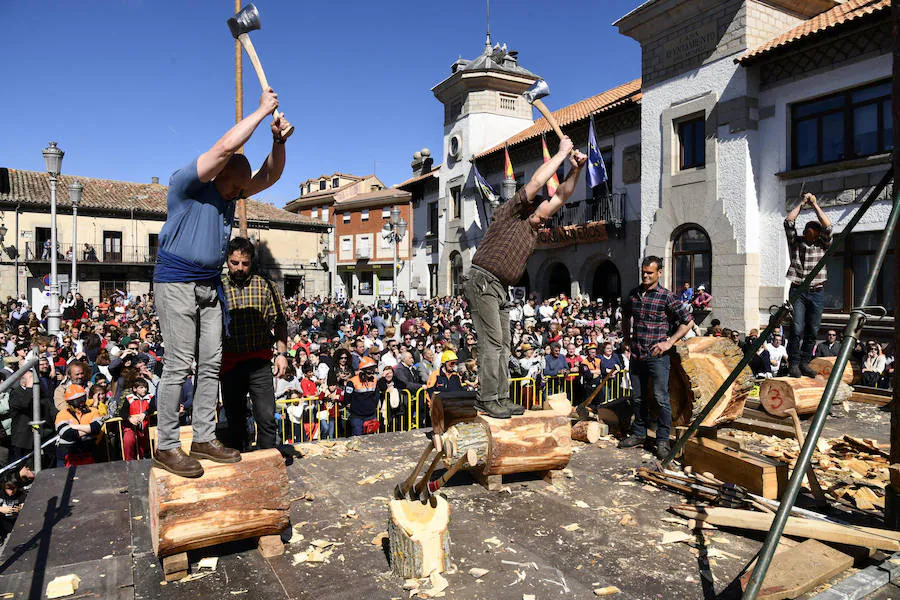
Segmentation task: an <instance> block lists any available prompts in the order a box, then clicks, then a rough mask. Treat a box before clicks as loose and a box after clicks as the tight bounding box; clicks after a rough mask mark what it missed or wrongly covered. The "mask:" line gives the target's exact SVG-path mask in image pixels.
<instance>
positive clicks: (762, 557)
mask: <svg viewBox="0 0 900 600" xmlns="http://www.w3.org/2000/svg"><path fill="white" fill-rule="evenodd" d="M898 193H900V189H898V188H897V186H896V185H895V186H894V204H893V206H892V207H891V215H890V217H888V221H887V226H886V227H885V229H884V234H883V235H882V237H881V243H880V245H879V246H878V252H877V253H876V254H875V264H874V265H872V270H871V271H870V272H869V276H868V280H867V281H866V287H865V289H864V290H863V295H862V298H861V299H860V305H859V306H856V307H854V308H853V310H852V311H851V313H850V320H849V321H848V322H847V326H846V327H845V328H844V340H843V343H842V344H841V351H840V352H839V353H838V357H837V359H836V360H835V362H834V369H833V370H832V371H831V376H830V377H829V378H828V384H827V385H826V386H825V391H824V392H823V393H822V401H821V402H820V403H819V408H818V409H817V410H816V414H815V416H814V417H813V420H812V423H811V424H810V426H809V433H807V435H806V443H804V444H803V448H802V449H801V450H800V456H798V457H797V463H796V465H795V466H794V471H793V473H792V474H791V479H790V481H789V482H788V487H787V489H786V490H785V492H784V495H783V496H782V497H781V506H779V507H778V512H777V513H775V519H774V520H773V521H772V527H771V528H769V533H768V534H766V541H765V542H763V546H762V550H760V552H759V558H758V559H757V561H756V567H755V568H754V569H753V575H751V576H750V581H749V582H748V584H747V589H746V590H745V591H744V596H743V598H744V600H755V599H756V596H757V594H759V589H760V587H761V586H762V582H763V580H764V579H765V577H766V572H767V571H768V570H769V565H770V564H771V562H772V557H773V556H774V555H775V548H776V546H777V545H778V540H779V539H781V533H782V532H783V531H784V526H785V524H786V523H787V519H788V516H789V514H790V510H791V507H792V506H794V502H795V501H796V500H797V495H798V494H799V493H800V486H801V485H802V484H803V477H804V475H805V474H806V470H807V468H808V467H809V465H810V461H811V460H812V455H813V451H814V450H815V449H816V442H818V440H819V436H820V435H821V434H822V429H823V428H824V427H825V419H826V418H827V417H828V413H829V411H830V410H831V403H832V401H833V400H834V395H835V393H836V392H837V388H838V385H839V384H840V382H841V376H842V375H843V373H844V367H846V365H847V362H848V361H849V360H850V353H851V352H853V348H854V347H855V346H856V342H857V341H858V340H859V336H860V335H861V333H862V328H863V326H864V325H865V323H866V318H867V317H868V315H867V314H866V309H867V308H869V307H868V306H867V304H868V303H869V299H870V298H871V297H872V293H873V292H874V291H875V286H876V284H877V283H878V274H879V272H880V271H881V266H882V265H883V264H884V258H885V256H887V253H888V250H889V249H890V246H891V241H892V238H893V234H894V229H896V227H897V220H898V219H900V195H898Z"/></svg>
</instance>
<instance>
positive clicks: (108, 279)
mask: <svg viewBox="0 0 900 600" xmlns="http://www.w3.org/2000/svg"><path fill="white" fill-rule="evenodd" d="M117 291H119V292H128V276H127V275H125V274H124V273H119V274H112V273H111V274H109V275H106V276H105V278H104V279H101V280H100V297H101V298H109V297H110V296H112V295H114V294H115V293H116V292H117Z"/></svg>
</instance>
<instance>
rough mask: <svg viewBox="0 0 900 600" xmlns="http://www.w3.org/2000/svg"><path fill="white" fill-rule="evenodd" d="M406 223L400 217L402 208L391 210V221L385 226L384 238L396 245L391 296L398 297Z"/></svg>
mask: <svg viewBox="0 0 900 600" xmlns="http://www.w3.org/2000/svg"><path fill="white" fill-rule="evenodd" d="M406 227H407V225H406V221H405V220H404V219H403V217H401V216H400V207H399V206H394V207H393V208H391V221H390V223H385V224H384V237H385V239H388V240H390V241H391V243H392V244H393V245H394V280H393V282H392V283H393V286H392V288H393V289H392V290H391V296H397V295H398V293H397V261H398V260H399V251H400V242H401V241H403V238H404V237H405V236H406Z"/></svg>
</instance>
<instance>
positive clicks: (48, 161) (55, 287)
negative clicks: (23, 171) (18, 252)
mask: <svg viewBox="0 0 900 600" xmlns="http://www.w3.org/2000/svg"><path fill="white" fill-rule="evenodd" d="M41 154H43V155H44V163H45V165H46V166H47V174H48V175H50V314H49V315H48V316H47V332H48V333H49V334H50V335H56V334H57V333H59V321H60V313H59V274H58V272H57V264H56V255H57V239H58V238H57V235H56V181H57V179H56V178H57V177H59V173H60V170H61V169H62V159H63V156H64V155H65V152H63V151H62V150H60V149H59V148H57V146H56V142H50V145H49V146H47V147H46V148H44V150H43V152H42V153H41Z"/></svg>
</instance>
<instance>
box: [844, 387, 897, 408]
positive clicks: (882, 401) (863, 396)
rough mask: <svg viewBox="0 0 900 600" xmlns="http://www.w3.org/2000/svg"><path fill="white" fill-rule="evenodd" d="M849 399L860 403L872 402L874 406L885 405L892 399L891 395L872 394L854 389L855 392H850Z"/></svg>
mask: <svg viewBox="0 0 900 600" xmlns="http://www.w3.org/2000/svg"><path fill="white" fill-rule="evenodd" d="M849 400H850V401H851V402H859V403H860V404H872V405H874V406H885V405H886V404H887V403H888V402H890V401H891V397H890V396H882V395H881V394H870V393H866V392H859V391H856V390H853V393H852V394H850V398H849Z"/></svg>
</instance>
